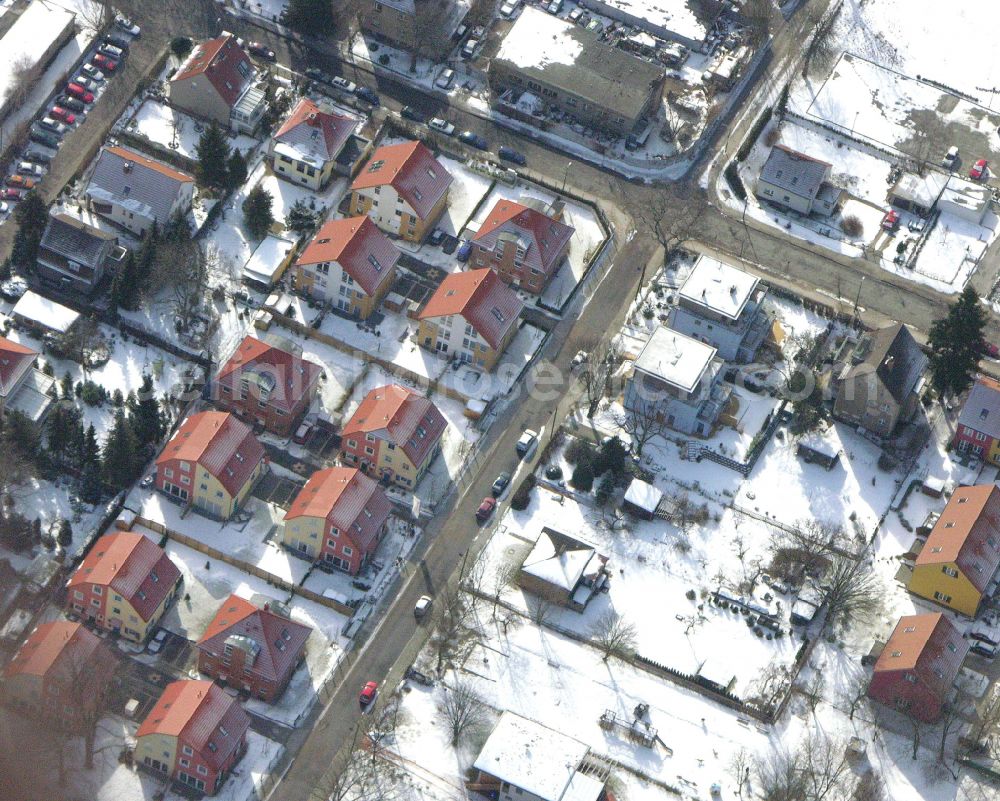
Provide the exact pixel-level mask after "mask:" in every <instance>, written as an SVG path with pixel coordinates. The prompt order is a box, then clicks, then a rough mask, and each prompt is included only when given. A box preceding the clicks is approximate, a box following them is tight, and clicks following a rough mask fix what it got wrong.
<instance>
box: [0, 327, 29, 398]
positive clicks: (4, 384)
mask: <svg viewBox="0 0 1000 801" xmlns="http://www.w3.org/2000/svg"><path fill="white" fill-rule="evenodd" d="M37 355H38V353H37V351H33V350H32V349H31V348H27V347H25V346H24V345H21V344H19V343H17V342H14V341H12V340H10V339H7V338H6V337H0V398H5V397H7V395H8V394H9V393H10V391H11V389H12V388H13V386H14V384H16V383H17V380H18V379H19V378H20V377H21V375H22V374H23V373H24V371H25V370H27V369H28V367H29V366H30V365H31V363H32V362H33V361H34V360H35V357H36V356H37Z"/></svg>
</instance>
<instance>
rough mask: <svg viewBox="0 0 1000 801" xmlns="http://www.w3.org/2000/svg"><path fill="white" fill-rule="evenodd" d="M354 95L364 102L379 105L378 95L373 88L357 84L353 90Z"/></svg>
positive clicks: (380, 102)
mask: <svg viewBox="0 0 1000 801" xmlns="http://www.w3.org/2000/svg"><path fill="white" fill-rule="evenodd" d="M354 94H355V96H357V97H358V98H360V99H361V100H364V101H365V102H366V103H370V104H371V105H373V106H381V105H382V101H380V100H379V99H378V95H377V94H375V91H374V90H373V89H369V88H368V87H367V86H359V87H358V88H357V89H355V90H354Z"/></svg>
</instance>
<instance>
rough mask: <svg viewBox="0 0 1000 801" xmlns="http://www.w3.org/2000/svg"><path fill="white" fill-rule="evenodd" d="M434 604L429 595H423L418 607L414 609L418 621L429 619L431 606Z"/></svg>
mask: <svg viewBox="0 0 1000 801" xmlns="http://www.w3.org/2000/svg"><path fill="white" fill-rule="evenodd" d="M432 603H434V601H433V599H432V598H431V596H429V595H421V596H420V598H418V599H417V603H416V605H415V606H414V607H413V616H414V617H415V618H416V619H417V620H423V619H424V618H425V617H427V613H428V612H430V611H431V604H432Z"/></svg>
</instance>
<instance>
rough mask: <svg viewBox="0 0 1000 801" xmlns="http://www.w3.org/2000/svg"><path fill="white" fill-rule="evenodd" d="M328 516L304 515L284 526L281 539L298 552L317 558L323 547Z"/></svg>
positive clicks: (287, 522)
mask: <svg viewBox="0 0 1000 801" xmlns="http://www.w3.org/2000/svg"><path fill="white" fill-rule="evenodd" d="M325 528H326V518H323V517H309V516H305V515H303V516H302V517H298V518H296V519H295V520H292V521H286V523H285V525H284V526H283V530H282V536H281V541H282V543H283V544H284V545H285V546H286V547H287V548H290V549H291V550H293V551H295V552H296V553H300V554H303V555H304V556H308V557H309V558H310V559H315V558H316V557H317V556H318V555H319V552H320V550H321V549H322V547H323V536H324V534H323V531H324V529H325Z"/></svg>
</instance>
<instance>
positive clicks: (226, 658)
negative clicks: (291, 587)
mask: <svg viewBox="0 0 1000 801" xmlns="http://www.w3.org/2000/svg"><path fill="white" fill-rule="evenodd" d="M311 633H312V629H311V628H309V626H305V625H303V624H302V623H296V622H295V621H294V620H292V619H291V618H289V616H288V614H287V612H286V611H285V609H284V607H282V606H281V605H280V604H277V603H265V604H264V605H263V606H260V607H258V606H256V605H255V604H253V603H252V602H250V601H247V600H244V599H243V598H240V597H239V596H238V595H230V596H229V597H228V598H227V599H226V600H225V601H223V602H222V606H220V607H219V611H218V612H216V613H215V617H214V618H212V622H211V623H209V624H208V628H206V629H205V633H204V634H202V636H201V639H200V640H198V671H199V672H200V673H204V674H205V675H206V676H210V677H211V678H213V679H215V680H216V681H217V682H219V683H220V684H228V685H229V686H230V687H233V688H235V689H237V690H240V691H242V692H245V693H249V694H250V695H251V696H252V697H253V698H259V699H260V700H262V701H266V702H267V703H269V704H273V703H274V702H275V701H277V700H278V698H279V697H280V696H281V694H282V693H283V692H284V691H285V688H286V687H287V686H288V682H289V680H290V679H291V678H292V674H293V673H294V672H295V669H296V668H297V667H298V665H299V663H300V662H301V661H302V658H303V655H304V654H305V649H306V641H307V640H308V639H309V635H310V634H311Z"/></svg>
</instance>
